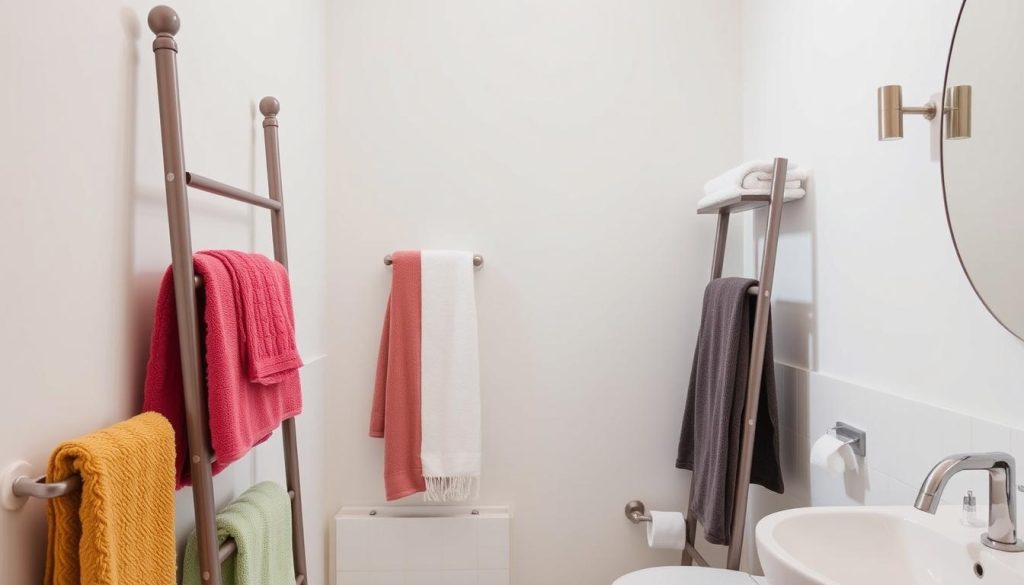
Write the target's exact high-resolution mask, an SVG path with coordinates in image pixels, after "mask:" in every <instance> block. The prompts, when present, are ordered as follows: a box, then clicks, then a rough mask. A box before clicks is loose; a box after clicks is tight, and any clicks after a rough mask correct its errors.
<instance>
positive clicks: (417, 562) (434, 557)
mask: <svg viewBox="0 0 1024 585" xmlns="http://www.w3.org/2000/svg"><path fill="white" fill-rule="evenodd" d="M449 521H450V520H449V519H447V518H417V519H415V520H411V521H408V522H406V524H405V538H406V544H407V549H406V563H405V568H406V569H407V570H409V571H440V570H441V569H442V568H443V554H444V542H443V541H444V538H445V533H444V530H443V526H444V524H445V523H447V522H449Z"/></svg>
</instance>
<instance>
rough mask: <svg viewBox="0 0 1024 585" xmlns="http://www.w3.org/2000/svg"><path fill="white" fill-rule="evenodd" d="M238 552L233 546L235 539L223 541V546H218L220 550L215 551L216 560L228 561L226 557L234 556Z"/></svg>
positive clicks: (236, 546) (236, 547)
mask: <svg viewBox="0 0 1024 585" xmlns="http://www.w3.org/2000/svg"><path fill="white" fill-rule="evenodd" d="M237 551H238V545H237V544H235V539H233V538H230V537H229V538H228V539H227V540H225V541H224V544H222V545H220V549H219V550H218V551H217V559H218V560H219V561H220V562H222V563H223V562H224V561H226V560H228V557H230V556H231V555H233V554H235V553H236V552H237Z"/></svg>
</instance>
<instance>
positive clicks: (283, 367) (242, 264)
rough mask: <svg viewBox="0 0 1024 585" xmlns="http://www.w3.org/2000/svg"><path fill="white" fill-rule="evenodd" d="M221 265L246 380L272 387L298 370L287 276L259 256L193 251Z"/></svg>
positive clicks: (293, 321) (228, 252)
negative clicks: (227, 281)
mask: <svg viewBox="0 0 1024 585" xmlns="http://www.w3.org/2000/svg"><path fill="white" fill-rule="evenodd" d="M199 253H200V254H205V255H208V256H212V257H214V258H216V259H218V260H220V261H221V263H222V264H223V265H224V267H225V268H227V271H228V273H229V274H230V275H231V284H232V287H233V288H234V291H235V307H236V311H237V313H238V317H239V323H241V325H242V326H241V328H240V331H239V334H240V335H241V336H242V344H243V347H244V348H245V352H246V355H245V356H243V359H244V360H245V362H246V366H247V370H246V371H247V373H248V375H249V381H250V382H258V383H260V384H275V383H277V382H280V381H281V380H282V379H284V378H285V377H287V376H288V375H290V374H291V373H292V372H294V371H295V370H297V369H298V368H300V367H302V359H301V358H300V357H299V351H298V349H297V348H296V347H295V317H294V315H293V314H292V291H291V286H290V283H289V282H288V272H287V271H286V270H285V269H284V266H281V265H280V264H279V263H277V262H274V261H273V260H271V259H270V258H267V257H266V256H263V255H261V254H247V253H245V252H237V251H235V250H205V251H203V252H199Z"/></svg>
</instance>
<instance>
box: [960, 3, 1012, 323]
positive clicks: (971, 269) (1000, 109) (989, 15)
mask: <svg viewBox="0 0 1024 585" xmlns="http://www.w3.org/2000/svg"><path fill="white" fill-rule="evenodd" d="M1022 24H1024V2H1021V0H964V2H963V5H962V7H961V9H960V16H959V19H958V21H957V26H956V29H955V31H954V33H953V41H952V44H951V47H950V51H949V61H948V62H947V64H946V87H945V88H944V91H943V95H944V96H945V104H944V107H945V111H946V113H945V115H944V116H943V125H944V133H943V138H942V139H941V144H942V146H941V151H942V182H943V188H944V190H945V197H946V215H947V217H948V219H949V229H950V231H951V232H952V234H953V241H954V243H955V244H956V249H957V253H958V254H959V255H960V263H961V264H962V265H963V267H964V271H965V272H966V273H967V277H968V278H969V279H970V281H971V284H972V285H973V286H974V290H975V291H977V293H978V296H979V297H981V300H982V302H984V303H985V306H986V307H988V310H989V311H990V312H991V313H992V315H994V316H995V318H996V319H998V320H999V322H1000V323H1002V324H1003V325H1004V326H1005V327H1006V328H1007V329H1009V330H1010V331H1011V332H1013V333H1014V334H1015V335H1016V336H1017V337H1020V338H1021V339H1024V159H1022V158H1021V157H1022V154H1024V115H1022V113H1024V112H1022V109H1021V104H1024V68H1022V67H1021V63H1024V35H1021V34H1020V29H1021V27H1020V25H1022Z"/></svg>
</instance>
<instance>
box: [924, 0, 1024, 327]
mask: <svg viewBox="0 0 1024 585" xmlns="http://www.w3.org/2000/svg"><path fill="white" fill-rule="evenodd" d="M967 2H968V0H963V1H962V2H961V3H960V10H959V11H958V12H957V14H956V24H954V25H953V35H952V37H950V39H949V52H948V53H947V54H946V72H945V74H944V75H943V77H942V93H941V94H940V95H941V96H942V97H941V99H943V100H945V96H946V91H947V90H948V88H949V87H950V85H949V70H950V66H951V65H952V63H953V50H954V48H955V47H956V35H957V32H958V31H959V30H960V21H961V19H963V16H964V10H966V9H967ZM948 123H949V122H948V121H947V118H946V115H945V113H943V115H942V116H941V122H940V125H941V127H940V128H939V132H938V140H939V174H940V175H941V177H942V206H943V209H944V211H945V213H946V227H947V228H948V229H949V237H950V238H951V239H952V240H953V249H954V250H955V251H956V259H957V262H959V263H960V269H961V270H963V273H964V276H966V277H967V282H969V283H970V284H971V290H973V291H974V295H975V296H976V297H978V300H979V301H981V304H982V305H983V306H984V307H985V310H986V311H988V314H989V315H992V318H993V319H995V320H996V322H997V323H999V324H1000V325H1002V327H1003V329H1006V330H1007V331H1009V332H1010V334H1011V335H1013V336H1014V337H1016V338H1017V339H1019V340H1021V341H1024V331H1021V332H1017V331H1014V330H1013V329H1012V328H1010V326H1009V325H1007V324H1006V322H1005V321H1003V320H1002V319H1000V318H999V315H996V313H995V311H993V310H992V307H991V306H989V304H988V302H987V301H986V300H985V297H984V296H982V294H981V291H980V290H978V287H977V285H975V283H974V279H973V278H971V273H970V271H969V270H967V264H966V263H965V262H964V257H963V254H961V253H960V245H959V244H958V243H957V240H956V232H955V231H953V218H952V217H951V215H950V212H949V191H948V189H947V188H946V153H945V143H946V141H945V139H944V138H943V136H945V129H946V128H945V125H946V124H948Z"/></svg>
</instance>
